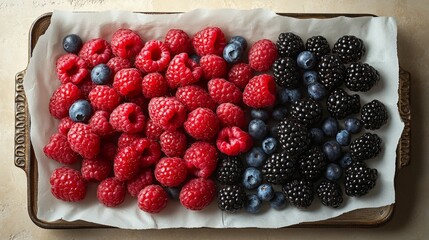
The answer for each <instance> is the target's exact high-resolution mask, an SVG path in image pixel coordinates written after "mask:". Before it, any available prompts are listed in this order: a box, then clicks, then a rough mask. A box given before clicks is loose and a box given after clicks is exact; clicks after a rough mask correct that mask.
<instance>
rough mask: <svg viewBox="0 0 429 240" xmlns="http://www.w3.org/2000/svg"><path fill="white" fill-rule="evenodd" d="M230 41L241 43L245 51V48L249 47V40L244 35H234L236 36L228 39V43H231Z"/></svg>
mask: <svg viewBox="0 0 429 240" xmlns="http://www.w3.org/2000/svg"><path fill="white" fill-rule="evenodd" d="M230 43H237V44H238V45H240V46H241V48H242V49H243V51H244V50H246V48H247V41H246V39H245V38H244V37H242V36H234V37H232V38H231V39H230V40H229V41H228V44H230Z"/></svg>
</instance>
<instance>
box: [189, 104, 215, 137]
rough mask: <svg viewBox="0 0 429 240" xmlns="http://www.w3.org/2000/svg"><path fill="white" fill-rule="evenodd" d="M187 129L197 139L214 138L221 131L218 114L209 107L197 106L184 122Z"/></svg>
mask: <svg viewBox="0 0 429 240" xmlns="http://www.w3.org/2000/svg"><path fill="white" fill-rule="evenodd" d="M183 127H184V129H185V131H186V132H187V133H188V134H189V135H190V136H191V137H193V138H195V139H197V140H203V141H204V140H212V139H214V138H215V137H216V134H217V133H218V132H219V129H220V124H219V119H218V118H217V116H216V114H215V113H214V112H213V111H212V110H210V109H208V108H197V109H195V110H194V111H192V112H190V113H189V114H188V118H187V119H186V121H185V122H184V123H183Z"/></svg>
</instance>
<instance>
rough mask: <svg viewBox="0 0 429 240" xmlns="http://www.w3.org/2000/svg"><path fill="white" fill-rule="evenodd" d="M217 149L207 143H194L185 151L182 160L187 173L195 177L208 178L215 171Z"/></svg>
mask: <svg viewBox="0 0 429 240" xmlns="http://www.w3.org/2000/svg"><path fill="white" fill-rule="evenodd" d="M217 157H218V153H217V149H216V147H215V146H213V145H212V144H210V143H207V142H194V143H193V144H192V145H191V146H190V147H189V148H188V149H186V152H185V155H184V156H183V160H185V162H186V166H187V167H188V172H189V173H190V174H193V175H194V176H197V177H202V178H209V177H210V176H211V175H212V173H213V172H214V171H215V169H216V165H217Z"/></svg>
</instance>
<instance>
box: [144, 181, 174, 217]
mask: <svg viewBox="0 0 429 240" xmlns="http://www.w3.org/2000/svg"><path fill="white" fill-rule="evenodd" d="M167 202H168V194H167V192H166V191H165V190H164V189H163V188H162V187H161V186H159V185H155V184H152V185H149V186H147V187H145V188H143V189H142V190H141V191H140V193H139V195H138V207H139V208H140V210H142V211H145V212H148V213H159V212H161V211H162V210H163V209H164V208H165V207H166V206H167Z"/></svg>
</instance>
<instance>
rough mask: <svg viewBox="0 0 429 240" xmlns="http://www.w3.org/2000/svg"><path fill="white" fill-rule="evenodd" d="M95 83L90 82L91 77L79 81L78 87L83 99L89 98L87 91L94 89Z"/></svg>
mask: <svg viewBox="0 0 429 240" xmlns="http://www.w3.org/2000/svg"><path fill="white" fill-rule="evenodd" d="M96 86H97V85H96V84H95V83H93V82H92V80H91V77H90V76H88V77H87V78H85V79H83V80H82V82H80V83H79V85H78V87H79V90H80V96H81V98H83V99H88V98H89V93H90V92H91V91H92V89H94V88H95V87H96Z"/></svg>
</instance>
